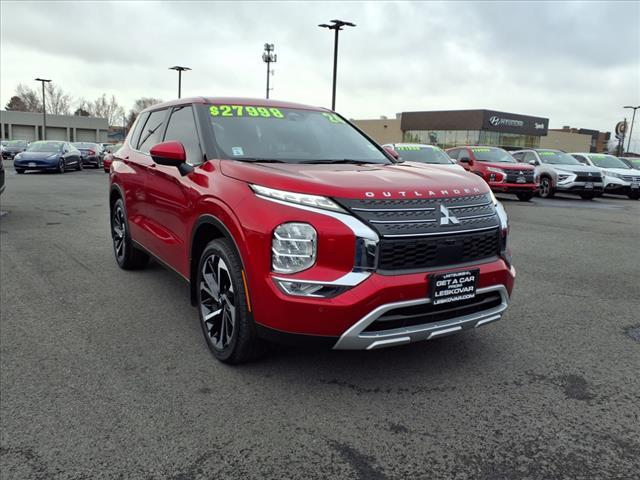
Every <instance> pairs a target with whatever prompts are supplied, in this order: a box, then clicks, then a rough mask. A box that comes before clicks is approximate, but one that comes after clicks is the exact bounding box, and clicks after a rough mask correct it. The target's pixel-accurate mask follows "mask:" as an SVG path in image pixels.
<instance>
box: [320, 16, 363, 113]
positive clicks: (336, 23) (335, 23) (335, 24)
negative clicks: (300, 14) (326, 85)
mask: <svg viewBox="0 0 640 480" xmlns="http://www.w3.org/2000/svg"><path fill="white" fill-rule="evenodd" d="M331 23H332V25H328V24H326V23H321V24H320V25H318V26H319V27H322V28H328V29H329V30H334V31H335V40H334V43H333V91H332V95H331V110H335V109H336V77H337V75H338V32H340V30H342V27H355V26H356V24H355V23H351V22H345V21H343V20H331Z"/></svg>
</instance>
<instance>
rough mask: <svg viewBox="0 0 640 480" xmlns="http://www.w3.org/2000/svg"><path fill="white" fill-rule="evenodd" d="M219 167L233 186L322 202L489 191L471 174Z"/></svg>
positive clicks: (422, 168) (409, 168)
mask: <svg viewBox="0 0 640 480" xmlns="http://www.w3.org/2000/svg"><path fill="white" fill-rule="evenodd" d="M220 163H221V171H222V173H223V174H224V175H227V176H229V177H232V178H235V179H238V180H242V181H245V182H248V183H255V184H258V185H262V186H265V187H270V188H277V189H280V190H288V191H292V192H299V193H308V194H312V195H323V196H328V197H340V198H438V197H451V196H465V195H477V194H480V193H487V192H488V191H489V186H488V185H487V184H486V183H485V182H484V181H483V180H482V179H481V178H480V177H478V176H477V175H475V174H472V173H468V172H466V171H462V170H458V169H446V170H445V169H441V168H436V167H432V166H429V165H427V164H424V165H416V164H407V163H400V164H394V165H373V164H364V165H349V164H335V165H327V164H315V165H314V164H308V165H305V164H299V163H297V164H296V163H263V164H255V163H244V162H239V161H233V160H222V161H221V162H220Z"/></svg>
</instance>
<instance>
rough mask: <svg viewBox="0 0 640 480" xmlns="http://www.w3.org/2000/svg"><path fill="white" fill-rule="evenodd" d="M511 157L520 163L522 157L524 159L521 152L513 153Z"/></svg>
mask: <svg viewBox="0 0 640 480" xmlns="http://www.w3.org/2000/svg"><path fill="white" fill-rule="evenodd" d="M511 156H512V157H513V158H515V159H516V160H517V161H519V162H521V161H522V159H523V157H524V153H523V152H515V153H512V154H511Z"/></svg>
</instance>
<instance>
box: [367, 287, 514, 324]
mask: <svg viewBox="0 0 640 480" xmlns="http://www.w3.org/2000/svg"><path fill="white" fill-rule="evenodd" d="M501 303H502V297H501V296H500V293H499V292H486V293H479V294H477V295H476V296H475V297H474V298H471V299H469V300H463V301H460V302H456V304H455V305H452V304H450V303H449V304H442V305H433V304H432V303H424V304H422V305H416V306H413V307H401V308H395V309H393V310H389V311H388V312H386V313H384V314H383V315H381V316H380V317H379V318H377V319H376V320H375V321H374V322H372V323H371V324H370V325H369V326H368V327H367V328H365V329H364V330H363V332H380V331H384V330H393V329H396V328H404V327H412V326H415V325H423V324H429V323H433V322H441V321H446V320H450V319H452V318H456V317H461V316H464V315H469V314H472V313H476V312H478V311H484V310H489V309H491V308H495V307H498V306H499V305H500V304H501Z"/></svg>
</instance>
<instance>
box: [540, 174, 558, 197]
mask: <svg viewBox="0 0 640 480" xmlns="http://www.w3.org/2000/svg"><path fill="white" fill-rule="evenodd" d="M538 192H539V193H540V196H541V197H542V198H552V197H553V196H554V195H555V193H556V191H555V189H554V188H553V182H552V181H551V177H547V176H544V177H541V178H540V188H539V190H538Z"/></svg>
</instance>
